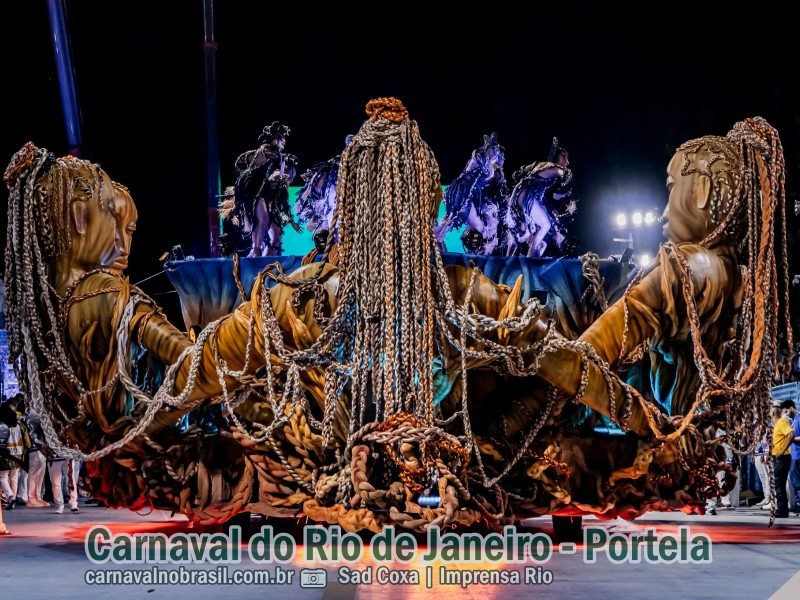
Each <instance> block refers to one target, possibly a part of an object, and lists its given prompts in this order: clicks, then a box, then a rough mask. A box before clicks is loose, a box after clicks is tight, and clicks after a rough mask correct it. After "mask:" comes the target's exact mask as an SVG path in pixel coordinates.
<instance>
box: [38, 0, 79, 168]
mask: <svg viewBox="0 0 800 600" xmlns="http://www.w3.org/2000/svg"><path fill="white" fill-rule="evenodd" d="M47 12H48V13H49V15H50V33H51V35H52V37H53V51H54V52H55V58H56V71H57V72H58V87H59V89H60V90H61V107H62V109H63V110H64V122H65V124H66V126H67V143H68V145H69V153H70V154H72V155H74V156H79V155H80V150H81V146H82V144H83V140H82V138H81V118H80V109H79V106H78V93H77V91H76V89H75V74H74V72H73V70H72V53H71V51H70V45H69V31H68V30H67V18H66V9H65V8H64V0H47Z"/></svg>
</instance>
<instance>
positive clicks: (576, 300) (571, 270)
mask: <svg viewBox="0 0 800 600" xmlns="http://www.w3.org/2000/svg"><path fill="white" fill-rule="evenodd" d="M442 258H443V260H444V263H445V264H446V265H463V266H469V265H470V263H473V264H475V266H477V267H478V268H479V269H481V271H483V273H484V274H485V275H486V276H487V277H488V278H489V279H491V280H493V281H495V282H497V283H502V284H506V285H509V286H513V285H514V283H515V282H516V280H517V277H518V276H519V275H522V278H523V283H522V298H523V300H527V299H528V298H530V297H531V296H533V295H536V296H537V297H539V298H541V299H542V300H546V301H547V303H548V305H549V306H551V307H553V308H554V309H557V310H558V311H559V313H561V311H562V310H564V311H566V312H567V313H568V319H569V321H571V323H570V327H571V328H573V329H574V330H575V331H576V332H580V331H582V330H583V329H585V328H586V326H588V324H589V322H590V320H593V317H594V316H596V315H594V314H593V313H592V311H591V310H590V309H589V308H588V307H587V306H586V304H585V303H584V302H583V301H582V300H581V298H582V295H583V292H584V291H585V290H586V284H587V282H586V280H585V279H584V277H583V271H582V268H581V261H580V260H578V259H565V258H559V259H547V258H527V257H524V256H510V257H505V256H478V255H470V254H458V253H448V252H446V253H444V254H442ZM301 261H302V257H300V256H264V257H254V258H242V259H240V261H239V262H240V278H241V281H242V285H243V286H244V289H245V291H246V292H247V293H248V294H249V293H250V290H251V289H252V287H253V282H254V281H255V278H256V276H257V275H258V273H259V272H260V271H261V270H262V269H264V267H266V266H267V265H269V264H272V263H274V262H279V263H280V264H281V266H282V267H283V270H284V271H285V272H286V273H291V272H292V271H294V270H295V269H297V268H299V267H300V263H301ZM599 268H600V274H601V275H602V276H603V278H604V280H605V291H606V296H607V297H609V298H612V297H614V296H615V295H617V294H618V293H620V292H621V291H622V290H624V289H625V285H626V284H627V282H628V281H629V278H630V277H631V275H632V274H633V268H632V267H631V266H630V265H622V264H621V263H619V262H615V261H612V260H601V261H600V265H599ZM167 275H168V277H169V280H170V282H171V283H172V285H173V286H174V287H175V289H176V290H177V291H178V295H179V297H180V301H181V309H182V311H183V319H184V322H185V323H186V326H187V328H188V327H191V326H192V325H205V324H207V323H210V322H211V321H213V320H215V319H218V318H219V317H221V316H223V315H225V314H228V313H230V312H231V311H233V310H234V308H236V306H237V305H238V304H239V303H240V302H241V301H242V299H241V298H240V297H239V290H238V289H237V287H236V283H235V281H234V279H233V261H232V260H231V259H229V258H201V259H194V260H183V261H174V262H170V263H168V265H167ZM267 283H268V284H269V285H272V284H273V282H272V280H269V281H268V282H267ZM560 317H561V319H562V320H563V318H564V316H563V315H561V314H560Z"/></svg>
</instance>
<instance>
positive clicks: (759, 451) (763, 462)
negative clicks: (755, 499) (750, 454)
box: [754, 400, 781, 510]
mask: <svg viewBox="0 0 800 600" xmlns="http://www.w3.org/2000/svg"><path fill="white" fill-rule="evenodd" d="M769 416H770V423H769V424H770V427H772V428H774V427H775V421H777V420H778V419H780V418H781V403H780V401H779V400H775V401H773V403H772V410H770V413H769ZM754 454H755V460H754V462H755V465H756V472H758V478H759V480H761V489H762V490H764V499H763V500H761V502H759V503H758V504H756V506H760V507H761V508H762V509H764V510H769V508H770V504H772V486H771V485H770V484H769V472H768V471H767V461H768V460H769V443H768V442H767V436H764V438H763V439H762V440H761V443H760V444H759V445H758V446H756V449H755V451H754Z"/></svg>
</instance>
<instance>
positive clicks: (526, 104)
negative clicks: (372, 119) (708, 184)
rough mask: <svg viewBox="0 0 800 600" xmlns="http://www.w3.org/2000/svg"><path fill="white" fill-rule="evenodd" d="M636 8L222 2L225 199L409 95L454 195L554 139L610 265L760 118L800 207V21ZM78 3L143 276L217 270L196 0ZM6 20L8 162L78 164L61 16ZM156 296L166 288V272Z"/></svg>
mask: <svg viewBox="0 0 800 600" xmlns="http://www.w3.org/2000/svg"><path fill="white" fill-rule="evenodd" d="M465 6H466V5H465ZM637 6H638V7H639V8H635V9H629V8H619V9H610V8H609V3H603V5H598V6H597V7H591V6H589V7H587V6H583V5H581V4H575V3H564V4H562V5H552V4H550V5H544V4H541V7H542V8H540V9H539V10H538V11H537V10H535V9H534V10H532V11H530V12H528V13H521V12H519V10H518V9H512V8H508V9H503V7H502V5H499V4H491V5H487V6H486V9H485V11H484V12H485V14H480V12H478V11H475V10H474V9H466V8H464V9H460V10H463V11H464V12H469V15H468V16H469V17H471V18H472V19H473V22H472V23H467V22H464V17H465V14H456V13H453V14H451V15H449V16H448V14H447V13H446V12H444V10H443V7H441V6H433V5H427V6H426V10H423V9H419V10H414V9H413V7H411V6H410V5H406V4H398V5H380V6H375V7H373V8H374V14H375V15H377V16H376V20H375V21H374V22H361V21H360V20H359V22H356V21H354V20H353V17H352V16H351V15H346V14H344V13H342V12H335V13H331V14H326V15H317V14H313V11H314V10H315V9H314V8H313V6H312V5H311V4H310V3H289V4H284V5H282V6H280V5H278V4H277V3H274V2H255V1H253V2H243V1H238V2H237V1H232V0H217V7H216V29H217V36H216V37H217V41H218V44H219V52H218V55H217V61H218V63H217V68H218V82H219V89H218V98H219V137H220V151H221V158H222V175H223V184H229V183H231V178H232V171H233V161H234V159H235V157H236V156H237V155H238V154H239V153H240V152H242V151H243V150H245V149H248V148H252V147H253V146H254V145H256V139H257V136H258V134H259V132H260V131H261V128H262V127H263V126H264V125H265V124H267V123H269V122H271V121H273V120H276V119H277V120H281V121H283V122H284V123H287V124H288V125H290V127H291V128H292V134H291V137H290V138H289V140H288V143H287V150H288V151H291V152H293V153H295V154H297V155H298V156H299V159H300V167H301V169H305V167H307V166H309V165H310V164H312V163H313V162H316V161H318V160H324V159H327V158H329V157H331V156H333V155H334V154H336V153H338V152H339V150H340V149H341V146H342V145H343V141H344V137H345V135H346V134H347V133H352V132H355V131H356V130H357V128H358V127H359V125H360V124H361V122H362V121H363V119H364V113H363V107H364V104H365V103H366V101H367V100H368V99H369V98H371V97H375V96H382V95H395V96H398V97H399V98H401V99H402V100H403V101H404V102H405V104H406V106H407V107H408V108H409V110H410V113H411V115H412V117H413V118H415V119H416V120H417V121H418V122H419V124H420V127H421V131H422V134H423V137H424V138H425V139H426V140H427V142H428V143H429V144H430V146H431V147H432V148H433V150H434V152H435V153H436V156H437V158H438V160H439V163H440V165H441V170H442V179H443V181H444V182H445V183H447V182H449V181H450V180H452V179H453V178H454V177H455V176H456V175H457V174H458V172H459V171H460V170H461V169H462V168H463V166H464V164H465V162H466V160H467V158H468V156H469V154H470V152H471V151H472V149H473V148H474V147H475V146H477V145H479V144H480V142H481V136H482V135H483V134H484V133H488V132H489V131H492V130H495V131H497V132H498V133H499V136H500V141H501V143H502V144H503V145H504V146H505V148H506V174H507V176H509V177H510V175H511V173H512V172H513V171H514V170H515V169H517V168H518V167H519V166H520V165H522V164H526V163H529V162H532V161H534V160H541V159H543V158H545V157H546V153H547V151H548V148H549V144H550V139H551V137H552V136H554V135H557V136H559V137H560V139H561V141H562V144H563V145H564V146H566V147H567V148H568V149H569V151H570V158H571V162H572V167H573V169H574V172H575V178H576V195H577V197H578V198H579V199H580V204H579V218H578V222H577V225H576V226H577V232H578V233H579V235H580V236H581V238H582V240H583V243H584V248H586V249H592V250H596V251H599V252H600V253H601V254H608V253H610V252H611V251H612V250H616V251H618V248H615V247H613V246H612V245H611V244H610V238H611V237H612V234H613V232H612V230H611V223H612V216H613V215H614V214H615V213H616V212H617V210H618V209H625V208H632V207H634V206H636V207H641V208H648V207H650V206H653V207H658V208H659V209H660V208H662V207H663V205H664V203H665V200H666V193H665V191H664V183H663V182H664V170H665V167H666V164H667V162H668V160H669V158H670V156H671V154H672V152H673V151H674V149H675V148H676V147H677V146H678V145H679V144H680V143H681V142H683V141H685V140H687V139H689V138H693V137H698V136H700V135H703V134H708V133H714V134H720V135H724V134H725V133H726V132H727V131H728V129H729V128H730V126H731V125H732V124H733V123H734V122H735V121H737V120H740V119H742V118H744V117H747V116H753V115H762V116H764V117H765V118H766V119H767V120H768V121H770V122H771V123H772V124H773V125H775V126H776V127H777V128H778V130H779V131H780V132H781V135H782V138H783V142H784V145H785V148H786V153H787V166H788V170H789V178H790V194H791V197H790V201H793V200H794V197H795V194H794V190H795V187H794V181H795V180H796V176H797V174H798V166H800V165H799V163H798V159H797V141H798V133H800V79H798V74H800V71H799V70H798V66H799V65H798V60H797V51H796V49H795V45H796V43H797V37H798V36H797V34H796V33H794V32H792V31H791V30H789V29H788V27H789V26H790V25H791V22H792V20H791V19H790V18H789V16H788V14H783V15H781V14H780V13H779V12H776V11H777V10H778V9H775V8H770V7H769V6H768V5H766V4H765V5H764V6H761V5H759V6H755V5H753V7H751V8H750V9H748V10H749V12H748V13H746V14H745V13H735V12H732V11H733V10H734V9H726V10H727V11H728V12H727V13H724V14H723V13H721V12H717V13H708V14H703V13H702V11H701V9H699V8H697V6H696V5H687V6H686V7H680V6H679V5H677V4H674V3H669V4H666V3H664V4H663V5H658V4H652V5H647V6H645V5H637ZM67 8H68V19H69V27H70V32H71V36H72V51H73V60H74V67H75V72H76V78H77V86H78V95H79V101H80V104H81V108H82V119H83V137H84V143H85V146H86V149H87V151H88V152H89V153H90V155H91V157H92V158H93V159H94V160H96V161H98V162H99V163H100V164H101V165H102V166H103V167H104V168H105V169H106V171H107V172H108V173H109V174H110V175H111V177H113V178H114V179H116V180H119V181H121V182H122V183H125V184H126V185H128V187H129V188H130V189H131V191H132V193H133V196H134V198H135V200H136V202H137V204H138V207H139V213H140V220H139V228H138V232H137V234H136V237H135V239H134V253H133V255H132V260H131V268H130V274H131V278H132V281H138V280H139V279H141V278H142V277H144V276H146V275H149V274H151V273H154V272H156V271H157V270H158V269H159V263H158V261H157V258H158V256H159V255H160V254H161V253H162V252H163V251H164V250H166V249H168V248H170V247H171V246H172V245H173V244H177V243H181V244H183V246H184V247H185V248H186V251H187V253H193V254H195V255H197V256H205V255H207V237H208V232H207V213H206V202H207V199H206V157H205V122H204V92H203V89H204V88H203V54H202V35H203V28H202V3H201V1H200V0H193V1H175V2H172V1H166V0H161V1H158V2H154V1H144V0H136V1H134V0H115V1H110V0H109V1H105V2H102V1H99V0H81V1H77V0H68V2H67ZM434 8H438V12H439V13H440V14H441V16H435V14H436V13H432V12H429V11H430V10H432V9H434ZM645 10H647V11H648V12H647V13H645V12H644V11H645ZM657 11H658V12H657ZM0 14H2V18H1V19H0V44H2V54H0V56H2V58H1V59H0V60H2V63H0V64H2V66H3V69H2V75H3V87H2V89H3V98H4V101H3V108H2V135H0V156H4V157H10V156H11V154H12V153H13V152H14V151H15V150H16V149H17V148H18V147H19V146H20V145H22V144H23V143H24V142H26V141H27V140H33V141H34V142H35V143H36V144H37V145H40V146H44V147H47V148H49V149H51V150H53V151H55V152H57V153H64V152H66V149H67V148H66V139H65V129H64V125H63V117H62V113H61V105H60V100H59V95H58V84H57V79H56V74H55V64H54V60H53V50H52V45H51V42H50V37H49V23H48V18H47V10H46V4H45V2H44V0H29V1H26V2H21V3H20V2H17V3H13V4H12V3H4V6H3V8H2V9H0ZM364 14H366V15H367V16H368V15H369V14H370V13H369V12H368V11H365V13H364ZM378 17H380V18H378ZM344 23H347V25H346V26H345V25H343V24H344ZM784 25H785V26H786V28H784ZM2 212H3V214H4V212H5V211H2ZM792 225H793V227H792V229H793V230H794V223H792ZM3 231H5V229H3ZM794 272H797V271H796V267H795V271H794ZM143 287H144V288H145V290H146V291H148V292H152V293H157V292H161V291H165V290H167V289H169V285H168V283H167V281H166V279H165V278H163V277H161V278H157V279H154V280H152V281H151V282H148V283H146V284H144V286H143ZM173 300H174V298H173V297H170V296H165V297H164V302H165V303H167V304H169V303H171V302H172V301H173Z"/></svg>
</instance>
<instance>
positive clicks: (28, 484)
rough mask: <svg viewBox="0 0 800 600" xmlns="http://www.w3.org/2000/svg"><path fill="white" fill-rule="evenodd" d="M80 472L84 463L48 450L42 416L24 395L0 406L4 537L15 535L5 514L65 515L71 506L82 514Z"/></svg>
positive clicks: (0, 493)
mask: <svg viewBox="0 0 800 600" xmlns="http://www.w3.org/2000/svg"><path fill="white" fill-rule="evenodd" d="M80 469H81V461H78V460H71V459H65V458H62V457H60V456H58V455H57V454H56V453H54V452H53V451H52V450H51V449H50V448H49V447H48V445H47V443H46V441H45V438H44V432H43V431H42V426H41V422H40V419H39V415H37V414H36V412H35V411H34V410H33V408H31V407H30V406H28V404H27V402H26V401H25V397H24V396H23V395H22V394H16V395H14V396H12V397H11V398H9V399H7V400H5V401H4V402H2V403H0V500H1V501H2V509H0V535H9V534H10V533H11V532H10V531H9V530H8V528H7V527H6V526H5V525H4V523H3V518H2V510H6V511H9V510H14V509H15V508H17V507H25V508H50V507H54V509H55V512H56V513H59V514H61V513H63V512H64V510H65V507H66V505H69V510H70V512H73V513H76V512H78V510H79V509H78V494H79V492H78V480H79V473H80ZM46 479H48V480H49V484H47V482H46ZM48 492H49V493H48ZM65 497H66V502H65ZM45 498H47V499H45ZM50 501H52V504H51V503H50Z"/></svg>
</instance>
